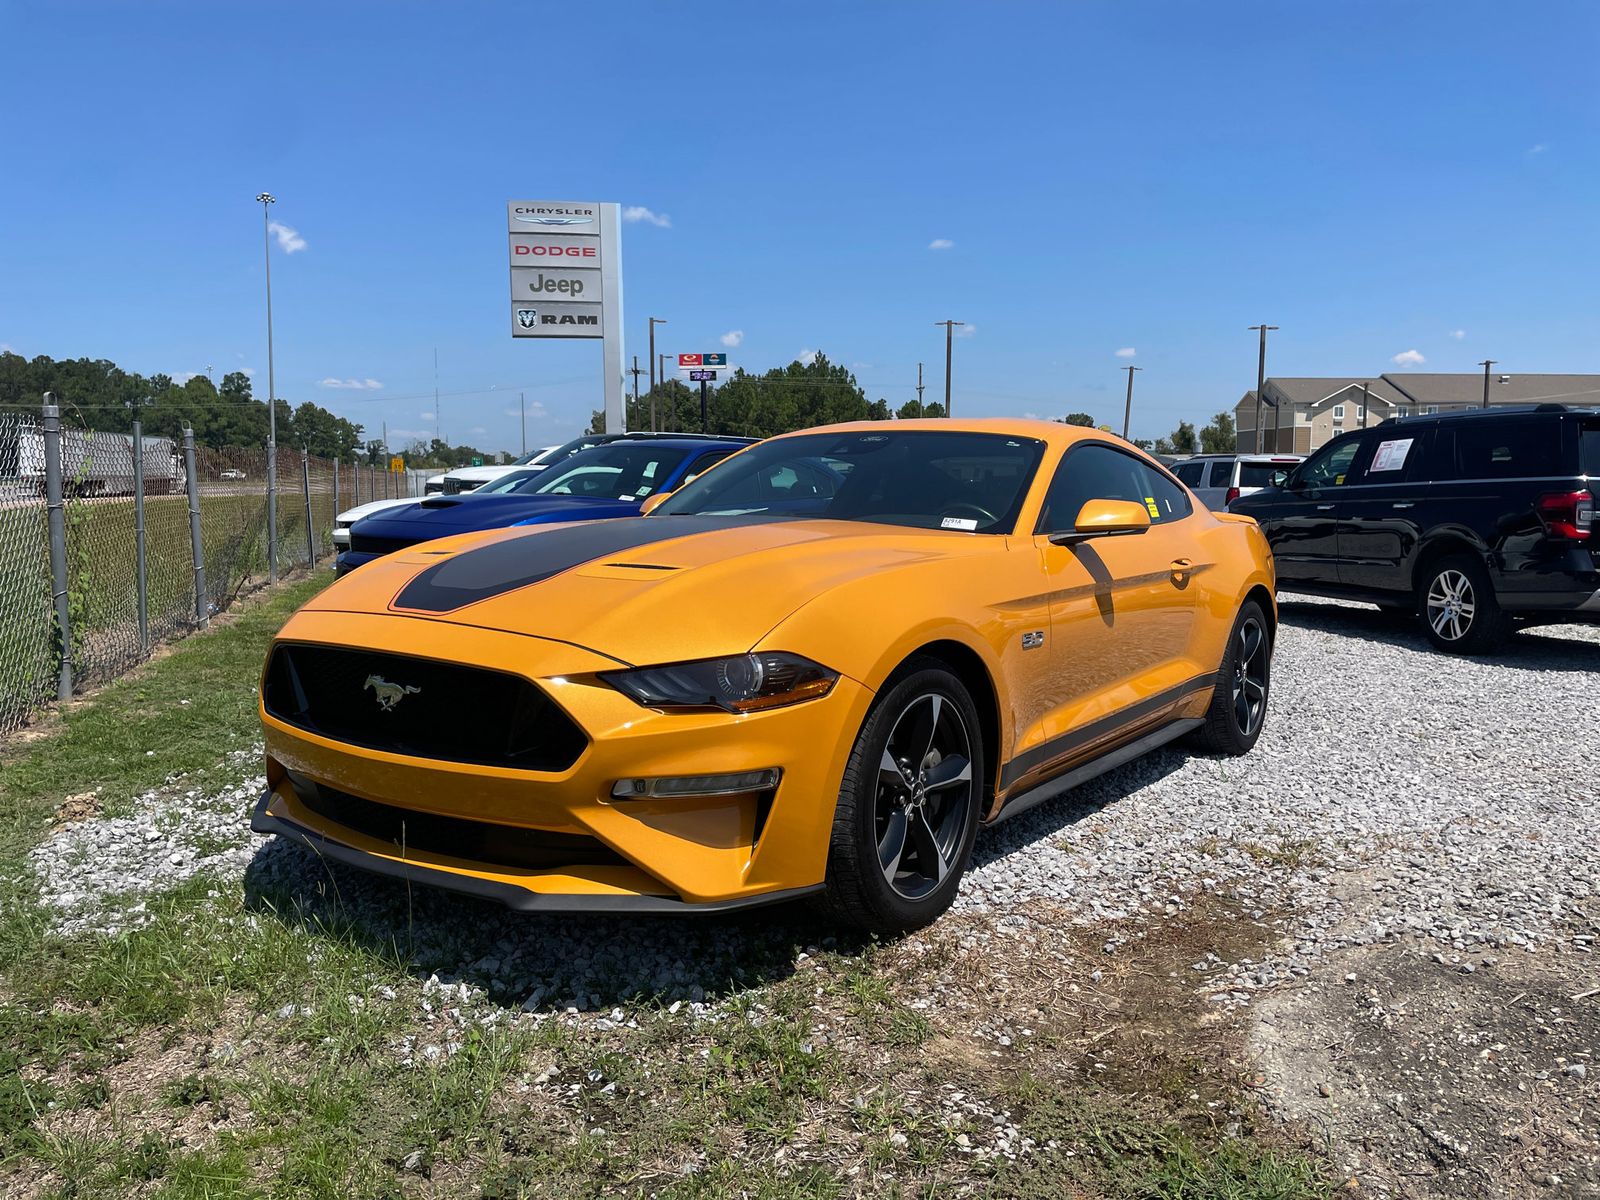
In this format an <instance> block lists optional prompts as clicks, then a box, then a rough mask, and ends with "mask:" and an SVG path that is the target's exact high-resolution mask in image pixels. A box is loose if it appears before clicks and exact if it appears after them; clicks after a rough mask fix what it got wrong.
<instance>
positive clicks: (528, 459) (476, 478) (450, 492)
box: [422, 446, 561, 496]
mask: <svg viewBox="0 0 1600 1200" xmlns="http://www.w3.org/2000/svg"><path fill="white" fill-rule="evenodd" d="M559 449H561V447H560V446H540V447H539V448H538V449H537V450H530V451H528V453H526V454H524V455H523V456H522V457H521V458H517V459H513V460H512V461H511V462H509V463H496V464H495V465H493V466H483V467H457V468H456V469H455V470H453V471H446V472H445V473H444V474H443V475H435V476H434V477H433V478H431V479H429V480H428V482H427V483H426V484H424V485H423V489H422V490H423V493H424V494H425V495H428V496H435V495H444V496H456V495H459V494H460V493H462V492H474V491H477V490H478V488H480V487H482V486H483V485H484V484H486V483H492V482H493V481H494V480H496V479H499V478H501V477H502V476H505V475H509V474H510V473H511V472H512V471H517V470H521V469H523V468H529V469H542V468H543V467H544V466H545V465H546V464H547V463H549V462H550V460H551V458H552V456H553V455H554V454H555V452H556V451H557V450H559Z"/></svg>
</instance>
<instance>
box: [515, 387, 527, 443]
mask: <svg viewBox="0 0 1600 1200" xmlns="http://www.w3.org/2000/svg"><path fill="white" fill-rule="evenodd" d="M517 406H518V407H519V408H521V409H522V457H523V458H526V457H527V456H528V393H527V392H518V393H517Z"/></svg>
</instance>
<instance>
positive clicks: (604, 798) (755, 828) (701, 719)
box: [252, 611, 871, 912]
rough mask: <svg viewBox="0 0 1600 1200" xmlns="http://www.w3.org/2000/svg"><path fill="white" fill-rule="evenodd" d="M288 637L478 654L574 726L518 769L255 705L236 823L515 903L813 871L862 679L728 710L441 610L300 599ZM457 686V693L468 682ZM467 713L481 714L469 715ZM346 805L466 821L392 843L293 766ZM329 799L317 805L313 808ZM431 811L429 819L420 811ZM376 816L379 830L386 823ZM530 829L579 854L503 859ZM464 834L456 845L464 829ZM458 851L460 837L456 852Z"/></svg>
mask: <svg viewBox="0 0 1600 1200" xmlns="http://www.w3.org/2000/svg"><path fill="white" fill-rule="evenodd" d="M282 637H283V638H284V639H285V640H289V641H303V642H313V643H314V642H322V643H326V644H329V645H335V646H360V647H362V648H364V649H368V650H373V651H379V652H390V653H394V654H397V655H408V656H416V655H418V654H419V653H420V654H423V655H425V657H427V658H432V659H440V660H444V661H449V662H459V663H464V664H480V665H484V666H492V667H493V668H494V669H497V670H501V671H510V672H514V673H517V674H521V675H523V676H525V677H526V678H528V679H530V680H532V681H533V682H534V683H535V684H536V685H537V686H538V687H539V688H541V689H542V690H543V691H544V692H545V693H546V694H547V695H548V696H549V697H550V698H551V699H552V700H554V701H555V703H556V704H557V705H559V706H560V707H561V708H562V709H563V710H564V711H565V712H566V713H567V715H568V716H570V717H571V718H572V719H573V721H574V722H575V723H576V724H577V725H578V726H579V727H580V728H581V729H582V730H583V732H584V733H585V735H587V737H588V739H589V745H588V747H587V748H586V749H585V750H584V751H583V753H582V754H581V755H579V757H578V758H577V760H576V761H575V762H574V763H573V764H572V765H571V766H570V767H569V768H567V769H566V770H564V771H560V772H540V771H527V770H519V769H513V768H506V767H498V766H488V765H480V764H474V763H461V762H447V761H442V760H438V759H422V758H410V757H406V756H402V755H397V754H393V753H389V752H385V751H379V750H374V749H370V748H366V747H362V746H356V745H349V744H344V743H340V742H335V741H332V740H329V739H327V738H324V737H321V736H319V735H317V734H315V733H311V732H309V731H307V730H305V729H302V728H299V727H297V726H293V725H289V724H287V723H285V722H283V721H281V720H279V719H277V718H275V717H273V716H270V715H268V714H267V713H266V712H265V710H264V709H263V710H262V714H261V715H262V724H263V728H264V731H265V736H266V749H267V790H266V793H265V794H264V795H263V797H262V798H261V802H260V804H259V805H258V807H257V810H256V815H255V818H254V820H253V822H252V827H253V828H254V829H256V830H257V831H258V832H263V833H275V834H281V835H284V836H288V837H291V838H294V839H296V840H298V841H300V842H301V843H303V844H306V845H309V846H311V847H312V848H313V849H314V850H316V851H317V852H318V853H322V854H326V855H328V856H329V857H331V858H335V859H337V860H339V861H342V862H347V863H350V864H352V865H355V866H358V867H363V868H365V869H368V870H373V871H377V872H380V873H383V874H388V875H394V876H400V877H404V878H409V879H413V880H417V881H420V882H426V883H429V884H433V885H437V886H440V887H445V888H449V889H452V890H456V891H461V892H466V893H469V894H473V895H478V896H484V897H488V898H491V899H495V900H498V901H499V902H500V903H503V904H506V905H507V906H508V907H511V908H514V909H519V910H525V911H541V910H563V911H566V910H592V911H627V912H674V911H683V910H685V909H689V908H693V909H695V910H697V911H699V910H703V911H718V910H721V909H727V908H734V907H742V906H746V905H754V904H766V903H772V902H774V901H778V900H785V899H789V898H791V897H793V896H798V895H803V894H805V893H806V892H808V891H812V890H815V889H816V888H819V887H820V886H821V885H822V883H823V880H824V877H825V874H826V867H827V849H828V842H829V837H830V834H831V831H832V826H833V811H834V802H835V799H836V797H837V796H838V791H839V785H840V780H841V777H842V775H843V770H844V762H845V759H846V758H847V756H848V754H849V750H850V746H851V744H852V743H853V741H854V738H855V733H856V731H857V730H858V729H859V728H860V725H861V721H862V720H863V718H864V717H865V713H866V710H867V707H868V705H869V704H870V702H871V693H870V692H869V691H868V690H867V689H866V688H864V687H863V686H861V685H860V684H858V683H856V682H854V681H853V680H851V679H849V678H847V677H845V678H841V679H840V680H839V682H838V683H837V684H836V685H835V687H834V689H833V691H832V692H830V693H829V694H828V695H827V696H825V697H823V698H821V699H818V700H812V701H808V702H804V703H801V704H797V705H793V706H791V707H788V708H781V709H774V710H771V711H768V712H762V713H752V714H748V715H746V716H742V717H738V716H732V715H729V714H725V713H720V712H677V713H667V712H660V711H656V710H653V709H647V708H641V707H640V706H639V705H637V704H635V703H634V702H633V701H632V700H630V699H628V698H627V697H626V696H623V695H622V694H621V693H620V692H617V691H616V690H615V689H613V688H612V687H610V686H609V685H607V684H605V683H602V682H600V681H599V680H598V679H597V678H596V677H595V676H596V673H597V672H599V671H602V670H610V669H615V668H616V666H617V664H616V662H614V661H613V660H610V659H607V658H604V657H602V656H600V655H597V654H593V653H591V652H589V651H586V650H582V649H580V648H578V647H574V646H570V645H567V644H564V643H557V642H548V641H544V640H543V639H539V638H530V637H524V636H521V635H516V634H510V633H505V632H501V631H497V630H485V629H477V628H473V627H470V626H461V625H454V624H450V623H448V622H442V621H435V620H423V619H416V618H397V617H393V616H381V615H375V614H357V613H334V612H316V611H307V612H302V613H300V614H299V615H297V616H296V617H295V618H294V620H293V621H292V622H291V623H290V625H289V626H287V627H286V628H285V630H284V632H283V635H282ZM462 702H463V703H466V704H470V703H472V698H471V697H470V696H464V697H463V698H462ZM485 719H492V715H491V714H485ZM769 767H778V768H780V769H781V770H782V772H783V776H782V779H781V781H780V782H779V784H778V786H777V787H776V788H775V789H772V790H771V791H769V792H763V793H746V794H741V795H723V796H703V797H679V798H649V799H638V800H631V799H630V800H614V799H613V798H612V795H611V792H612V787H613V786H614V785H615V784H616V782H617V781H618V780H622V779H629V778H638V777H656V776H680V775H699V774H721V773H728V772H741V771H753V770H760V769H763V768H769ZM297 778H298V779H301V780H305V781H307V785H306V786H307V787H308V788H311V789H316V791H315V794H314V795H313V796H312V797H310V798H311V799H319V798H320V797H322V796H323V795H324V791H326V792H327V793H332V794H338V795H343V796H347V797H350V798H352V799H353V800H354V802H355V803H356V804H362V803H368V804H370V805H373V806H380V807H382V808H384V809H385V810H386V811H388V812H391V813H395V812H398V813H403V814H404V813H409V814H415V816H416V818H417V820H418V822H419V823H420V822H422V821H424V820H426V821H433V819H434V818H438V819H440V821H442V822H443V823H444V824H445V825H447V826H448V825H450V824H451V823H456V827H458V828H460V829H462V830H466V831H468V832H469V833H470V834H471V836H470V837H466V838H463V839H460V840H459V841H458V842H457V841H453V840H452V839H450V838H446V839H440V838H438V837H434V838H433V839H432V840H431V841H430V842H429V843H428V844H427V845H415V844H413V845H409V846H402V845H401V844H400V842H399V841H398V840H397V839H395V838H393V837H392V836H387V837H386V836H382V833H381V831H379V830H377V829H376V828H375V827H355V826H357V825H359V824H360V823H359V822H349V823H341V821H342V820H343V818H342V817H338V815H337V810H335V809H330V808H329V807H328V806H327V805H318V806H315V807H314V806H313V805H312V804H309V803H307V799H308V797H302V796H300V795H298V794H297V791H296V786H295V781H296V779H297ZM330 814H333V815H330ZM435 824H437V822H435ZM388 828H389V829H390V830H391V832H392V828H393V824H392V823H391V824H390V825H389V826H388ZM541 835H548V837H549V838H550V840H552V841H556V842H561V843H563V844H565V843H569V842H573V841H582V842H584V843H585V844H589V845H592V846H593V847H594V848H595V850H596V851H597V853H595V854H592V855H586V856H579V857H582V858H584V859H585V861H581V862H572V863H559V864H556V865H548V864H545V863H543V862H541V865H535V866H529V865H518V860H517V856H516V855H513V854H509V853H502V854H497V853H496V850H497V849H498V848H499V847H500V846H502V845H509V844H511V843H512V842H514V841H527V840H528V839H529V838H533V839H535V840H536V839H537V838H538V837H539V836H541ZM469 843H470V844H469ZM463 850H465V851H466V852H465V853H463Z"/></svg>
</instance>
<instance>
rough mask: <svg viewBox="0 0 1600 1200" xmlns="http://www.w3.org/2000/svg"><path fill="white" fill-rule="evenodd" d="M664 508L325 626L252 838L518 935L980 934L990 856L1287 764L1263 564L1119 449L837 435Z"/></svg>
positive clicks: (371, 582)
mask: <svg viewBox="0 0 1600 1200" xmlns="http://www.w3.org/2000/svg"><path fill="white" fill-rule="evenodd" d="M663 499H664V502H659V503H656V504H655V505H654V507H653V508H652V509H651V510H650V511H649V513H648V515H645V516H639V517H632V518H624V519H621V520H614V521H604V522H594V523H577V524H567V525H545V526H538V527H530V528H524V529H517V528H513V529H504V530H496V531H492V532H486V533H473V534H465V535H461V536H458V537H452V538H446V539H444V540H441V541H435V542H428V543H425V544H422V545H419V546H415V547H413V548H411V549H408V550H404V551H401V552H399V553H396V554H393V555H390V556H388V557H386V558H383V559H379V560H378V561H376V562H374V563H372V564H371V565H370V566H368V567H365V568H363V569H362V570H361V571H358V572H356V573H355V574H353V575H350V576H347V577H346V578H344V579H341V580H339V581H338V582H336V583H334V584H333V585H332V586H331V587H329V588H328V589H327V590H325V591H324V592H322V593H321V594H320V595H319V596H317V597H316V599H314V600H312V601H311V602H310V603H309V604H307V605H306V606H305V607H304V608H302V609H301V610H300V611H299V612H298V613H297V614H296V615H295V616H294V617H293V618H292V619H291V620H290V621H289V623H288V624H287V625H285V626H284V628H283V630H282V632H281V633H280V634H279V635H278V638H277V641H276V642H275V644H274V645H273V647H272V651H271V655H270V657H269V658H268V660H267V664H266V669H265V672H264V674H263V678H262V687H261V720H262V724H263V725H264V726H265V729H266V749H267V790H266V793H265V794H264V795H263V796H262V798H261V802H260V804H259V805H258V807H257V810H256V814H255V819H254V827H255V828H256V829H257V830H259V831H262V832H268V833H277V834H281V835H284V836H287V837H292V838H296V839H299V840H301V841H303V842H305V843H307V844H309V845H311V846H312V847H314V848H315V849H316V850H317V851H318V852H319V853H321V854H324V855H326V856H327V857H329V858H334V859H338V860H341V861H344V862H348V863H353V864H356V865H357V866H361V867H365V868H368V869H370V870H374V871H380V872H383V873H385V874H389V875H397V876H403V877H406V878H409V879H413V880H417V881H420V882H427V883H431V884H437V885H439V886H441V887H447V888H454V889H457V890H459V891H463V892H469V893H473V894H475V895H479V896H487V897H492V898H494V899H497V900H499V901H502V902H503V903H505V904H507V905H510V906H511V907H513V908H518V909H527V910H535V911H537V910H551V909H585V910H597V911H612V912H616V911H622V912H665V911H691V910H692V911H718V910H723V909H729V908H735V907H739V906H742V905H751V904H762V903H768V902H772V901H778V900H785V899H790V898H792V897H797V896H806V895H814V896H815V897H816V898H817V899H818V900H819V901H820V902H821V903H822V904H823V905H824V906H825V907H826V908H827V909H828V910H830V911H831V912H832V913H833V914H835V916H837V917H838V918H840V919H843V920H847V921H849V922H852V923H854V924H857V925H860V926H864V927H866V928H869V929H875V930H882V931H894V930H903V929H908V928H912V927H915V926H918V925H921V924H924V923H926V922H928V921H930V920H932V919H933V918H934V917H935V916H937V915H938V914H939V913H940V912H942V911H943V910H944V909H945V908H946V907H947V906H948V905H949V904H950V902H951V899H952V897H953V896H954V894H955V890H956V887H957V885H958V883H959V881H960V878H961V875H962V872H963V870H964V868H965V866H966V863H967V859H968V856H969V854H970V852H971V849H972V843H973V838H974V836H975V835H976V832H977V828H978V826H979V825H980V824H982V823H988V822H994V821H998V820H1000V819H1002V818H1004V817H1007V816H1010V815H1012V814H1013V813H1016V812H1020V811H1022V810H1023V809H1025V808H1028V807H1029V806H1031V805H1033V804H1036V803H1038V802H1039V801H1041V800H1044V799H1047V798H1048V797H1050V796H1053V795H1055V794H1056V793H1058V792H1060V791H1061V790H1063V789H1064V788H1067V787H1070V786H1072V785H1073V784H1075V783H1078V782H1081V781H1082V780H1084V779H1087V778H1089V777H1091V776H1092V775H1094V774H1096V773H1098V772H1101V771H1104V770H1106V769H1107V768H1109V767H1112V766H1115V765H1117V764H1119V763H1122V762H1126V761H1127V760H1129V759H1131V758H1133V757H1135V756H1136V755H1139V754H1142V753H1144V752H1145V751H1148V750H1150V749H1151V748H1153V747H1155V746H1159V745H1161V744H1162V743H1164V742H1167V741H1170V740H1171V739H1173V738H1176V737H1178V736H1180V735H1182V734H1190V735H1193V738H1194V739H1195V740H1196V741H1198V742H1199V744H1200V745H1201V746H1203V747H1205V748H1207V749H1209V750H1210V751H1212V752H1214V753H1220V754H1242V753H1244V752H1245V751H1247V750H1249V749H1250V748H1251V747H1252V746H1253V745H1254V744H1255V741H1256V739H1257V737H1258V736H1259V735H1260V733H1261V726H1262V721H1263V719H1264V717H1265V714H1266V705H1267V695H1268V688H1269V685H1270V667H1271V655H1272V646H1273V637H1274V632H1275V627H1276V609H1275V607H1274V603H1273V582H1274V581H1273V567H1272V556H1271V553H1270V551H1269V550H1268V548H1267V544H1266V541H1265V539H1264V538H1263V537H1262V535H1261V532H1260V530H1259V529H1258V528H1257V527H1256V525H1255V523H1254V522H1252V521H1250V520H1249V519H1248V518H1241V517H1233V516H1229V515H1228V514H1225V513H1220V514H1219V513H1211V512H1209V511H1207V509H1206V508H1205V506H1204V505H1202V504H1199V503H1197V502H1196V501H1195V499H1194V497H1193V496H1191V495H1190V493H1189V492H1188V491H1187V490H1185V488H1184V486H1183V485H1182V484H1181V483H1179V482H1178V481H1177V480H1176V479H1174V478H1173V477H1172V476H1171V475H1170V474H1169V473H1168V472H1167V471H1166V469H1165V468H1163V467H1162V466H1161V465H1160V464H1159V463H1157V462H1156V461H1155V460H1153V459H1151V458H1150V457H1148V456H1146V455H1145V454H1142V453H1140V452H1139V451H1138V450H1136V449H1134V448H1133V447H1131V446H1130V445H1128V444H1127V443H1126V442H1123V441H1121V440H1119V439H1117V438H1114V437H1110V436H1107V435H1105V434H1102V433H1098V432H1095V431H1093V430H1086V429H1079V428H1074V427H1071V426H1065V425H1058V424H1053V423H1047V422H1040V421H1020V420H975V421H955V420H933V421H897V422H893V423H870V424H859V425H839V426H833V427H829V428H823V429H812V430H806V431H804V432H802V433H794V434H789V435H786V436H783V437H778V438H773V439H771V440H769V441H765V442H761V443H759V444H757V445H755V446H752V447H750V448H749V449H747V450H744V451H742V452H740V453H739V454H737V455H735V456H733V457H731V458H729V459H726V460H725V461H723V462H722V463H720V464H718V465H717V466H716V467H714V468H713V469H711V470H710V471H707V472H706V473H705V474H703V475H701V476H700V477H698V478H697V479H694V480H693V481H692V482H690V483H689V484H688V485H686V486H685V487H683V488H682V489H681V490H679V491H677V492H676V493H673V494H672V495H670V496H667V497H665V498H662V497H653V498H652V500H653V501H661V500H663Z"/></svg>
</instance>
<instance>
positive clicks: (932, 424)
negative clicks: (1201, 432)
mask: <svg viewBox="0 0 1600 1200" xmlns="http://www.w3.org/2000/svg"><path fill="white" fill-rule="evenodd" d="M917 430H924V431H932V432H936V433H952V432H954V433H992V434H999V435H1001V436H1003V437H1026V438H1036V439H1038V440H1039V441H1042V442H1046V443H1049V444H1051V445H1057V446H1060V445H1067V444H1070V443H1072V442H1080V441H1095V442H1105V443H1107V444H1108V445H1112V446H1120V447H1123V448H1125V449H1131V450H1138V449H1139V448H1138V447H1137V446H1135V445H1134V444H1133V443H1132V442H1129V441H1126V440H1124V439H1123V438H1120V437H1118V436H1117V435H1116V434H1114V433H1106V432H1104V431H1103V430H1099V429H1095V428H1094V427H1093V426H1089V425H1066V424H1063V423H1062V422H1060V421H1041V420H1037V419H1034V418H1031V417H917V418H914V419H911V420H905V421H846V422H843V423H841V424H838V425H814V426H812V427H811V428H810V429H796V430H792V431H791V432H789V433H782V434H778V435H777V436H776V437H775V438H773V439H772V440H774V441H776V440H777V438H792V437H804V436H805V435H806V434H810V433H872V432H877V433H907V432H915V431H917ZM1139 452H1140V453H1141V454H1146V455H1149V456H1150V457H1152V458H1154V457H1155V456H1154V455H1152V454H1150V451H1148V450H1140V451H1139Z"/></svg>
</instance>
